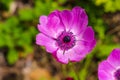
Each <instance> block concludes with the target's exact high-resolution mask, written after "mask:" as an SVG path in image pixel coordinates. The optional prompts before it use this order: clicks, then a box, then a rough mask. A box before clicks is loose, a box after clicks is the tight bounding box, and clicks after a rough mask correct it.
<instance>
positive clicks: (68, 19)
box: [60, 10, 73, 31]
mask: <svg viewBox="0 0 120 80" xmlns="http://www.w3.org/2000/svg"><path fill="white" fill-rule="evenodd" d="M60 18H61V21H62V23H63V26H65V28H66V31H69V30H70V27H71V26H72V22H73V17H72V13H71V11H68V10H64V11H62V12H61V13H60Z"/></svg>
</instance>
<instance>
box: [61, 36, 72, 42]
mask: <svg viewBox="0 0 120 80" xmlns="http://www.w3.org/2000/svg"><path fill="white" fill-rule="evenodd" d="M70 41H71V39H70V36H65V37H64V38H63V42H65V43H68V42H70Z"/></svg>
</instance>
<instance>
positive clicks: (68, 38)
mask: <svg viewBox="0 0 120 80" xmlns="http://www.w3.org/2000/svg"><path fill="white" fill-rule="evenodd" d="M75 42H76V39H75V36H74V35H73V33H72V32H66V31H63V32H62V33H61V34H60V35H59V36H58V38H57V45H58V47H59V48H60V49H62V50H68V49H70V48H72V47H73V46H74V45H75Z"/></svg>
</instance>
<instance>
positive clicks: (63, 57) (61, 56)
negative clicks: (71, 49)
mask: <svg viewBox="0 0 120 80" xmlns="http://www.w3.org/2000/svg"><path fill="white" fill-rule="evenodd" d="M53 56H54V57H55V58H56V59H57V61H58V62H60V63H63V64H67V63H68V62H69V60H68V54H65V52H64V51H63V50H60V49H58V51H56V52H55V53H54V55H53Z"/></svg>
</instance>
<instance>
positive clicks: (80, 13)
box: [71, 6, 88, 34]
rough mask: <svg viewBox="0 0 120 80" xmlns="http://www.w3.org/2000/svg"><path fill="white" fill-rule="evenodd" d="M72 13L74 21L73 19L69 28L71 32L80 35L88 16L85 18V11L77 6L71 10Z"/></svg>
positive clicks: (86, 23)
mask: <svg viewBox="0 0 120 80" xmlns="http://www.w3.org/2000/svg"><path fill="white" fill-rule="evenodd" d="M72 13H73V15H74V19H73V21H74V22H73V25H74V26H73V27H72V28H71V30H72V31H73V32H74V33H75V34H79V33H81V31H83V30H84V29H85V28H86V27H87V25H88V16H87V14H86V12H85V10H84V9H82V8H81V7H78V6H77V7H74V8H73V9H72Z"/></svg>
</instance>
